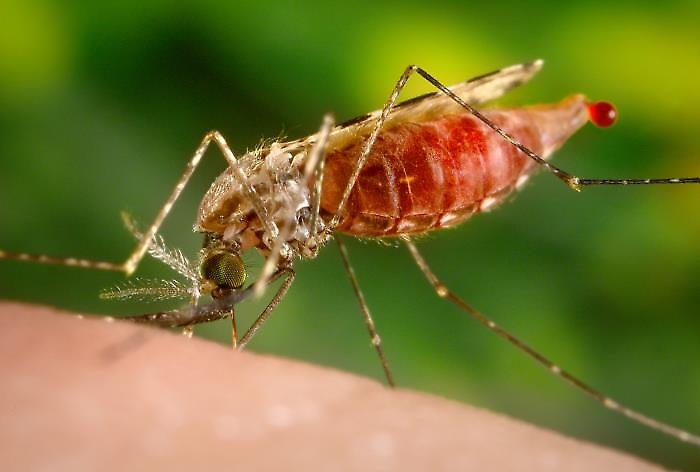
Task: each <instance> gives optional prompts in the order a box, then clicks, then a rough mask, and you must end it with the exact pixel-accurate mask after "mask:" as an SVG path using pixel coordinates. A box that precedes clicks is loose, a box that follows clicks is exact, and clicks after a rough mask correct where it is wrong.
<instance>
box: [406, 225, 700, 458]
mask: <svg viewBox="0 0 700 472" xmlns="http://www.w3.org/2000/svg"><path fill="white" fill-rule="evenodd" d="M401 239H402V240H403V242H404V243H405V244H406V247H407V248H408V250H409V252H410V253H411V256H413V259H414V260H415V261H416V264H417V265H418V268H419V269H420V270H421V272H423V275H425V277H426V278H427V279H428V282H430V285H432V286H433V289H435V293H436V294H437V295H438V296H439V297H440V298H444V299H446V300H448V301H450V302H451V303H453V304H454V305H457V307H458V308H459V309H460V310H462V311H464V312H466V313H467V314H468V315H469V316H471V317H472V318H474V319H475V320H476V321H478V322H479V323H481V324H482V325H483V326H485V327H486V328H487V329H489V330H490V331H492V332H493V333H495V334H497V335H498V336H500V337H501V338H503V339H505V340H506V341H507V342H508V343H510V344H512V345H513V346H515V347H516V348H517V349H518V350H520V351H522V352H523V353H525V354H526V355H527V356H529V357H530V358H532V359H533V360H534V361H535V362H537V363H538V364H540V365H541V366H543V367H544V368H546V369H547V370H549V371H550V372H551V373H552V374H554V375H555V376H557V377H559V378H561V379H563V380H564V381H566V382H568V383H569V384H571V385H573V386H574V387H576V388H577V389H579V390H581V391H582V392H584V393H585V394H587V395H589V396H591V397H593V398H594V399H595V400H596V401H598V402H599V403H600V404H602V405H603V406H604V407H605V408H608V409H610V410H612V411H615V412H617V413H620V414H622V415H624V416H626V417H628V418H630V419H631V420H633V421H636V422H637V423H640V424H642V425H645V426H648V427H650V428H652V429H654V430H656V431H659V432H661V433H664V434H667V435H669V436H673V437H674V438H676V439H679V440H681V441H684V442H687V443H690V444H694V445H696V446H700V436H697V435H694V434H691V433H689V432H687V431H684V430H682V429H679V428H676V427H674V426H671V425H668V424H666V423H662V422H661V421H657V420H655V419H653V418H650V417H648V416H646V415H644V414H643V413H640V412H638V411H635V410H633V409H631V408H628V407H626V406H624V405H621V404H620V403H618V402H616V401H615V400H613V399H612V398H610V397H608V396H606V395H603V394H602V393H601V392H599V391H598V390H595V389H594V388H593V387H590V386H589V385H588V384H586V383H584V382H583V381H581V380H579V379H578V378H576V377H574V376H573V375H572V374H570V373H568V372H567V371H565V370H563V369H562V368H561V367H559V366H558V365H556V364H555V363H553V362H552V361H550V360H549V359H547V358H546V357H545V356H543V355H542V354H540V353H539V352H537V351H536V350H534V349H533V348H531V347H530V346H529V345H527V344H525V343H524V342H523V341H521V340H520V339H518V338H517V337H515V336H513V335H512V334H510V333H509V332H508V331H506V330H505V329H503V328H501V327H500V326H498V325H497V324H496V323H495V322H494V321H493V320H491V319H490V318H488V317H487V316H486V315H484V314H483V313H481V312H480V311H478V310H476V309H475V308H473V307H472V306H471V305H469V304H467V303H466V302H464V301H463V300H462V299H461V298H459V297H458V296H457V295H456V294H454V293H453V292H451V291H450V290H449V289H448V288H447V287H446V286H445V285H444V284H443V283H442V282H441V281H440V280H439V279H438V278H437V277H436V276H435V274H434V273H433V271H432V270H431V269H430V266H428V263H427V262H426V261H425V259H423V256H422V255H421V254H420V252H418V248H417V247H416V246H415V244H413V241H411V239H410V238H409V237H407V236H402V237H401Z"/></svg>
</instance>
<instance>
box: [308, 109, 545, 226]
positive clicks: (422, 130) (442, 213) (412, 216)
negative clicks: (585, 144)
mask: <svg viewBox="0 0 700 472" xmlns="http://www.w3.org/2000/svg"><path fill="white" fill-rule="evenodd" d="M518 113H519V111H518V110H516V111H510V112H505V111H494V112H492V113H491V114H490V117H491V119H492V120H493V121H495V122H496V123H497V124H498V125H499V126H501V127H503V128H504V129H507V130H508V132H509V133H511V134H512V135H513V136H515V137H516V138H517V139H518V140H520V141H521V142H522V143H523V144H525V145H526V146H528V147H530V148H531V149H532V150H533V151H535V152H538V153H542V152H543V151H545V150H546V149H543V146H542V144H541V143H540V139H539V136H538V134H540V133H539V132H538V129H537V127H536V126H535V125H533V124H532V123H529V122H528V121H529V120H527V119H526V117H525V116H523V117H520V116H519V115H518ZM523 113H524V112H523ZM363 143H364V140H363V141H360V142H357V143H354V144H352V145H350V146H347V147H345V148H343V149H335V150H332V151H330V153H329V155H328V157H327V161H326V169H325V174H324V182H323V190H322V199H321V208H322V210H323V211H324V214H326V215H333V214H335V212H336V209H337V207H338V204H339V202H340V198H341V196H342V192H343V190H344V188H345V185H346V183H347V181H348V179H349V177H350V174H351V173H352V170H353V166H354V164H355V162H356V161H357V157H358V156H359V154H360V151H361V148H362V145H363ZM534 165H535V164H534V162H533V161H532V160H531V159H529V158H528V157H527V156H525V155H524V154H523V153H522V152H520V151H519V150H518V149H516V148H515V147H514V146H512V145H511V144H510V143H508V142H507V141H506V140H504V139H503V138H502V137H501V136H499V135H497V134H496V133H494V132H493V131H492V130H491V129H490V128H487V127H486V126H485V125H484V124H483V123H482V122H481V121H479V120H478V119H476V118H474V117H473V116H472V115H469V114H464V115H449V116H444V117H442V118H439V119H436V120H432V121H428V122H423V123H402V124H399V125H396V126H394V127H393V128H391V129H389V130H388V131H383V132H381V133H380V134H379V136H378V138H377V141H376V144H375V145H374V147H373V148H372V151H371V153H370V156H369V158H368V160H367V163H366V164H365V166H364V168H363V169H362V172H361V173H360V176H359V178H358V180H357V182H356V184H355V187H354V188H353V190H352V192H351V194H350V198H349V200H348V203H347V207H346V209H345V212H344V215H343V218H342V219H341V221H340V224H339V225H338V227H337V230H338V231H341V232H344V233H349V234H352V235H355V236H373V237H381V236H397V235H400V234H415V233H421V232H424V231H427V230H431V229H438V228H445V227H449V226H454V225H456V224H459V223H461V222H462V221H464V220H465V219H467V218H469V216H471V215H472V214H473V213H475V212H478V211H482V210H486V209H488V208H490V207H492V206H494V205H496V204H497V203H499V202H500V201H502V200H503V199H504V198H505V197H506V196H507V195H508V194H509V193H511V192H512V191H513V190H514V189H515V186H516V184H517V183H518V181H519V179H521V177H523V176H526V175H527V174H528V173H529V172H530V171H531V170H532V169H533V167H534Z"/></svg>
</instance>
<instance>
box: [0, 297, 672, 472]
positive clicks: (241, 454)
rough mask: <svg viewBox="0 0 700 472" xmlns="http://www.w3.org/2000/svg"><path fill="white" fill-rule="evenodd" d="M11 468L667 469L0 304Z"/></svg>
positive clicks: (2, 430) (342, 378)
mask: <svg viewBox="0 0 700 472" xmlns="http://www.w3.org/2000/svg"><path fill="white" fill-rule="evenodd" d="M0 322H1V323H2V326H3V329H2V330H1V331H0V375H1V377H0V378H2V383H1V384H0V385H1V387H0V457H2V458H3V459H2V463H3V469H4V470H57V471H61V470H70V471H77V470H165V469H166V468H167V469H168V470H214V469H218V468H226V469H227V470H232V469H233V468H238V469H239V470H329V469H332V470H363V471H367V470H369V471H372V470H459V471H463V470H540V471H547V470H552V471H563V470H566V471H569V470H574V471H575V470H581V471H590V470H616V471H625V470H634V471H645V470H649V471H651V470H660V469H659V468H657V467H655V466H653V465H652V464H649V463H646V462H643V461H641V460H639V459H636V458H634V457H631V456H628V455H625V454H622V453H618V452H615V451H611V450H609V449H605V448H602V447H599V446H595V445H592V444H589V443H584V442H581V441H577V440H573V439H569V438H566V437H563V436H561V435H559V434H558V433H554V432H551V431H547V430H543V429H540V428H536V427H534V426H531V425H528V424H525V423H521V422H519V421H516V420H513V419H510V418H507V417H504V416H501V415H498V414H494V413H491V412H487V411H484V410H479V409H476V408H474V407H471V406H468V405H461V404H458V403H454V402H450V401H447V400H443V399H440V398H437V397H433V396H430V395H426V394H422V393H416V392H411V391H408V390H401V389H397V390H391V389H388V388H386V387H385V386H383V385H381V384H379V383H377V382H375V381H372V380H368V379H364V378H360V377H357V376H354V375H350V374H346V373H343V372H339V371H334V370H330V369H323V368H320V367H316V366H312V365H308V364H303V363H300V362H295V361H291V360H287V359H280V358H274V357H269V356H262V355H258V354H253V353H250V352H244V353H240V352H233V351H232V350H231V349H227V348H226V346H221V345H217V344H214V343H211V342H207V341H203V340H200V339H186V338H184V337H182V336H178V335H174V334H172V333H169V332H167V331H164V330H156V329H151V328H146V327H142V326H138V325H134V324H130V323H126V322H116V321H115V322H112V323H108V322H107V321H105V320H104V319H100V318H95V319H79V318H77V317H74V316H69V315H67V314H65V313H60V312H57V311H55V310H53V309H49V308H45V307H37V306H30V305H21V304H16V303H0Z"/></svg>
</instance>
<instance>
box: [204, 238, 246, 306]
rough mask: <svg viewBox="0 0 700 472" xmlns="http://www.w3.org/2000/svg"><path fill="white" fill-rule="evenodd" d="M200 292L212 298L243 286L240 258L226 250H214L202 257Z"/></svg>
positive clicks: (242, 269) (242, 264)
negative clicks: (209, 294) (206, 293)
mask: <svg viewBox="0 0 700 472" xmlns="http://www.w3.org/2000/svg"><path fill="white" fill-rule="evenodd" d="M199 272H200V274H201V276H202V291H203V292H208V293H211V294H212V296H213V297H214V298H217V295H218V294H220V293H228V292H230V291H231V290H237V289H239V288H241V287H242V286H243V283H244V282H245V279H246V270H245V263H244V262H243V259H241V256H239V255H238V254H236V253H234V252H231V251H230V250H227V249H214V250H211V251H208V252H206V253H205V254H204V255H203V256H202V261H201V263H200V265H199Z"/></svg>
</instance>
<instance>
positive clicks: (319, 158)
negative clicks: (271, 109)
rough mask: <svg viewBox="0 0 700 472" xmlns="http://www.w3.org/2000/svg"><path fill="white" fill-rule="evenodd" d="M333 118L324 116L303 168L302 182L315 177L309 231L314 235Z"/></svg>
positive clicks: (319, 208) (307, 181)
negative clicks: (316, 139)
mask: <svg viewBox="0 0 700 472" xmlns="http://www.w3.org/2000/svg"><path fill="white" fill-rule="evenodd" d="M333 125H334V120H333V116H332V115H330V114H326V115H325V116H324V117H323V124H322V125H321V130H320V131H319V132H318V141H317V142H316V144H315V145H314V147H313V148H312V149H311V152H309V157H308V158H307V160H306V166H305V167H304V182H306V184H307V186H308V183H309V182H310V181H311V178H312V177H316V180H315V183H314V190H313V194H312V197H311V222H310V226H311V231H312V232H313V233H316V224H317V223H318V218H319V213H320V211H321V188H322V186H323V170H324V168H325V166H326V156H327V153H326V146H327V144H328V136H329V135H330V131H331V129H332V128H333Z"/></svg>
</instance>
